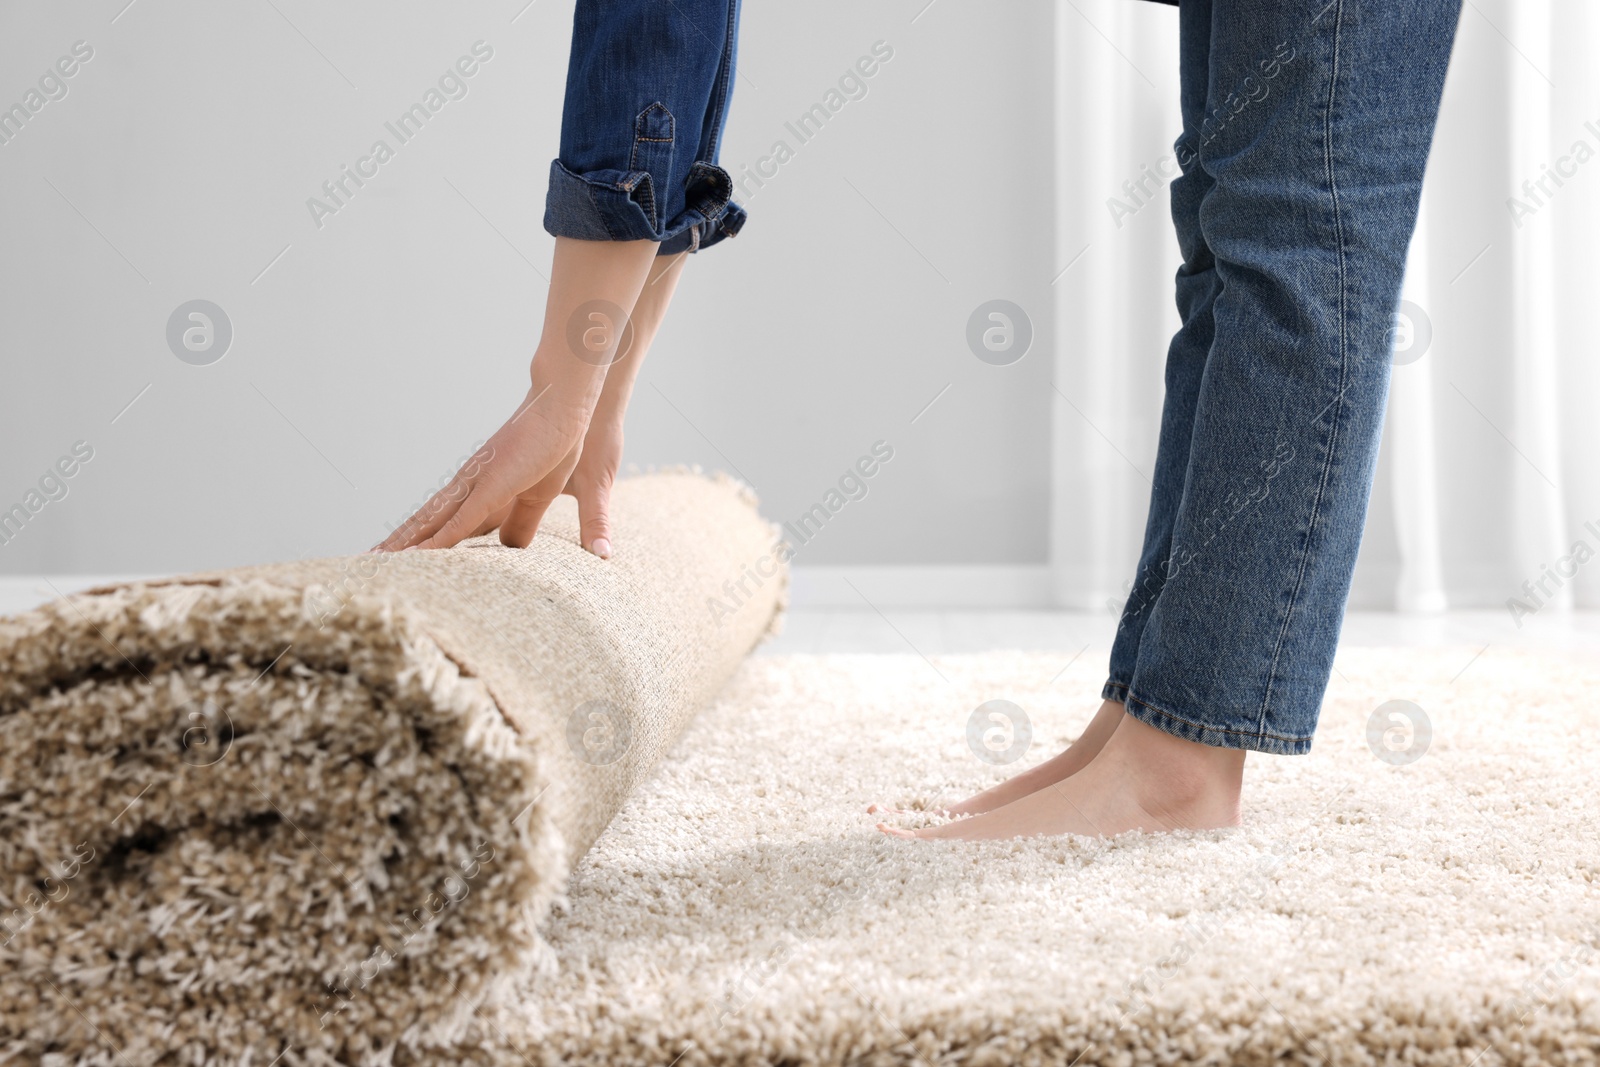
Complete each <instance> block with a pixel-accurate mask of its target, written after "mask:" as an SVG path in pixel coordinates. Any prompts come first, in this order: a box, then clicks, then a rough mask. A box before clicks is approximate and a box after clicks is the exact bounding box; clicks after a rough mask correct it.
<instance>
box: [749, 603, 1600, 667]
mask: <svg viewBox="0 0 1600 1067" xmlns="http://www.w3.org/2000/svg"><path fill="white" fill-rule="evenodd" d="M1115 626H1116V620H1115V619H1114V618H1112V617H1111V616H1110V615H1099V614H1094V613H1089V612H1068V611H976V610H968V609H962V610H955V611H924V610H906V611H897V610H893V609H888V610H885V611H883V612H882V613H879V612H877V611H874V610H872V609H869V608H863V609H859V610H858V609H845V608H832V609H814V608H813V609H806V608H802V609H799V610H796V611H791V612H790V613H789V615H788V617H787V618H786V619H785V621H784V628H783V633H781V634H780V635H779V636H778V637H776V638H775V639H773V640H772V641H769V642H768V643H767V644H765V645H763V646H762V648H761V650H760V651H761V654H765V655H786V654H791V653H813V654H823V653H836V652H918V653H921V654H922V655H924V656H939V655H952V654H957V653H964V652H987V651H991V650H996V649H1016V650H1021V651H1056V652H1064V653H1066V654H1067V655H1071V654H1073V653H1075V652H1077V651H1078V650H1079V649H1083V648H1086V647H1092V648H1097V649H1102V650H1103V649H1105V648H1108V647H1109V646H1110V644H1111V638H1112V635H1113V632H1114V630H1115ZM1340 643H1341V645H1342V646H1345V647H1362V646H1368V647H1370V646H1385V645H1404V646H1421V647H1427V646H1435V647H1437V646H1459V647H1466V648H1470V649H1482V648H1485V647H1488V646H1493V645H1520V646H1524V647H1538V648H1549V649H1558V650H1562V651H1567V652H1570V653H1573V654H1575V655H1578V656H1585V657H1595V658H1600V611H1574V612H1568V613H1566V614H1558V613H1556V612H1546V613H1541V614H1539V615H1536V616H1534V617H1532V618H1525V619H1523V620H1522V626H1521V627H1520V628H1519V627H1518V626H1517V625H1516V623H1515V622H1513V621H1512V619H1511V617H1510V615H1509V614H1508V613H1506V612H1504V611H1452V612H1446V613H1444V614H1439V615H1400V614H1395V613H1392V612H1352V613H1351V614H1350V615H1349V616H1348V617H1347V618H1346V620H1345V625H1344V632H1343V636H1342V639H1341V642H1340Z"/></svg>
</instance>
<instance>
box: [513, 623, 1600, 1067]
mask: <svg viewBox="0 0 1600 1067" xmlns="http://www.w3.org/2000/svg"><path fill="white" fill-rule="evenodd" d="M1475 651H1476V650H1474V649H1443V650H1438V649H1435V650H1417V649H1407V650H1394V651H1375V650H1350V651H1346V652H1345V653H1342V654H1341V655H1340V657H1339V660H1338V673H1337V674H1336V675H1335V677H1334V682H1333V686H1332V689H1331V691H1330V693H1329V696H1328V700H1327V703H1326V706H1325V710H1324V713H1323V717H1322V722H1321V726H1320V729H1319V731H1318V734H1317V739H1316V744H1315V746H1314V748H1313V751H1312V752H1311V753H1310V754H1309V755H1306V756H1298V757H1283V756H1258V755H1252V756H1251V757H1250V759H1249V763H1248V765H1247V768H1246V778H1245V819H1244V825H1243V827H1242V828H1240V829H1238V830H1236V831H1216V832H1204V833H1179V834H1175V835H1172V836H1141V835H1127V836H1124V837H1121V838H1117V839H1114V840H1110V841H1089V840H1081V839H1080V840H1072V839H1055V840H1035V841H1030V842H1007V843H987V844H963V843H954V842H951V843H944V842H941V843H921V842H906V841H899V840H891V839H887V838H884V837H882V836H881V835H879V834H877V833H876V832H875V831H874V830H873V828H872V827H873V823H874V822H875V821H876V819H877V818H878V816H873V815H868V814H866V813H865V810H864V809H865V808H866V806H867V805H868V804H869V803H870V802H873V801H880V802H889V803H891V804H896V805H899V806H919V807H922V808H930V807H933V806H934V805H935V804H936V803H937V802H939V801H944V802H949V801H951V800H953V799H956V798H959V797H961V796H965V795H967V794H970V793H972V792H974V791H976V790H978V789H980V788H983V787H985V786H987V785H989V784H992V783H993V782H995V781H997V780H999V779H1000V778H1001V777H1003V776H1004V775H1006V774H1007V773H1010V772H1013V771H1015V770H1017V769H1019V768H1021V767H1023V766H1027V765H1029V764H1031V763H1032V762H1036V761H1039V760H1042V759H1043V758H1045V757H1046V756H1048V755H1050V754H1052V753H1054V752H1055V751H1058V750H1059V748H1060V747H1061V746H1063V745H1064V744H1065V743H1066V742H1067V741H1068V740H1070V739H1071V738H1072V737H1074V736H1075V735H1076V733H1077V732H1078V731H1079V730H1080V729H1081V728H1082V727H1083V726H1084V725H1085V724H1086V723H1087V721H1088V718H1089V716H1090V715H1091V714H1092V713H1093V711H1094V710H1095V708H1096V707H1097V705H1098V703H1099V701H1098V696H1097V694H1098V691H1099V687H1100V684H1101V682H1102V681H1103V677H1102V667H1103V663H1104V656H1103V655H1097V654H1095V653H1094V652H1088V653H1085V654H1084V655H1083V656H1082V657H1081V658H1079V659H1078V660H1077V661H1076V662H1075V663H1073V664H1072V665H1071V666H1069V667H1068V668H1067V669H1066V670H1065V671H1063V664H1065V663H1067V661H1068V660H1069V659H1070V654H1063V655H1060V656H1045V655H1033V654H1028V655H1024V654H1020V653H1016V654H1012V653H1007V654H993V655H981V656H969V657H959V656H958V657H935V658H934V659H933V661H932V666H930V663H929V662H927V661H924V660H923V659H921V658H919V657H917V656H913V655H906V656H830V657H803V656H802V657H773V658H763V657H756V658H754V659H751V660H749V661H748V662H747V663H746V664H745V666H744V667H743V668H742V669H741V670H740V672H739V674H738V675H736V676H735V679H734V681H733V682H732V683H731V684H730V686H729V687H728V689H726V690H725V691H724V692H723V695H722V696H721V698H720V699H719V700H718V701H717V703H716V704H715V705H714V706H713V707H712V708H711V709H710V710H709V711H708V712H706V713H703V714H701V715H700V716H698V717H697V718H696V720H695V722H694V723H693V724H691V726H690V727H689V728H688V730H687V731H685V733H684V735H683V736H682V738H680V740H679V742H678V744H677V745H676V747H675V749H674V750H673V752H672V753H671V754H670V755H669V756H668V757H667V758H666V759H665V760H663V761H662V763H661V764H660V765H659V766H658V767H657V768H656V771H655V773H654V774H653V775H652V776H651V778H650V780H649V781H647V782H646V783H644V784H643V785H642V786H641V787H640V788H639V789H638V791H637V792H636V793H635V794H634V796H633V797H632V798H631V799H630V800H629V801H628V803H627V804H625V805H624V806H623V808H622V810H621V812H620V813H619V814H618V816H617V818H616V819H615V820H614V821H613V822H612V824H611V826H610V828H609V829H608V830H607V831H606V833H605V834H604V835H603V836H602V837H601V838H600V840H599V841H598V842H597V844H596V846H595V848H594V849H592V850H591V851H590V852H589V853H588V855H587V856H586V857H585V858H584V860H583V861H582V862H581V863H580V864H579V865H578V868H577V869H576V871H575V872H574V875H573V879H572V881H571V883H570V887H569V892H568V895H567V897H566V899H565V900H564V901H563V903H562V904H561V906H560V907H559V908H558V909H557V911H556V913H555V915H554V918H553V919H552V922H551V924H550V926H549V927H548V929H547V935H548V937H549V941H550V944H551V946H552V947H553V949H554V951H555V953H556V955H557V957H558V959H559V971H558V974H557V977H555V978H554V979H553V980H551V981H549V982H548V983H546V984H543V985H541V986H540V987H539V988H538V989H537V990H536V991H532V992H530V993H528V994H527V995H526V996H525V997H524V998H522V1000H521V1001H520V1003H518V1004H517V1006H516V1008H515V1010H514V1012H513V1013H512V1015H513V1017H514V1018H513V1019H512V1020H501V1021H500V1022H499V1023H498V1025H500V1026H501V1027H502V1029H503V1031H504V1036H506V1037H508V1038H514V1039H515V1042H516V1044H517V1046H518V1049H520V1051H519V1052H517V1053H515V1054H513V1055H510V1056H508V1057H506V1059H505V1060H504V1062H507V1063H532V1064H536V1065H539V1067H544V1065H555V1064H573V1065H576V1064H615V1065H627V1064H639V1065H643V1064H654V1065H657V1067H666V1065H668V1064H673V1063H676V1064H677V1065H678V1067H696V1065H701V1064H794V1065H802V1064H841V1065H842V1064H872V1065H889V1064H914V1063H924V1064H949V1065H957V1064H959V1065H963V1067H985V1065H994V1067H1001V1065H1010V1064H1059V1065H1062V1067H1065V1065H1067V1064H1073V1063H1076V1064H1078V1065H1079V1067H1088V1065H1096V1064H1104V1065H1117V1067H1128V1065H1132V1064H1163V1063H1174V1064H1176V1063H1204V1064H1218V1065H1241V1067H1244V1065H1267V1064H1307V1065H1317V1064H1327V1065H1329V1067H1344V1065H1357V1064H1360V1065H1371V1064H1391V1063H1392V1064H1418V1065H1433V1064H1437V1065H1452V1067H1469V1065H1476V1067H1495V1065H1500V1064H1530V1065H1531V1064H1552V1065H1554V1064H1563V1065H1571V1064H1595V1063H1597V1062H1600V966H1597V965H1600V800H1597V791H1596V789H1595V785H1594V782H1595V768H1596V767H1597V766H1600V729H1597V727H1600V713H1597V710H1596V703H1595V694H1596V693H1600V671H1597V669H1596V665H1594V664H1583V663H1580V662H1576V661H1573V660H1569V659H1562V658H1557V657H1555V656H1553V655H1551V656H1546V657H1537V656H1533V655H1526V654H1518V653H1514V652H1511V651H1507V650H1502V649H1500V648H1495V647H1491V648H1489V649H1488V650H1486V651H1484V652H1483V653H1482V655H1480V656H1478V657H1477V658H1476V659H1475V660H1474V658H1473V656H1474V652H1475ZM1469 664H1470V665H1469ZM1463 668H1465V669H1463ZM994 699H1004V700H1010V701H1013V702H1015V703H1016V704H1017V705H1018V706H1020V707H1021V708H1022V709H1023V710H1024V712H1025V714H1026V715H1027V716H1028V719H1029V720H1030V722H1031V728H1032V743H1031V747H1030V748H1029V749H1028V751H1027V755H1026V756H1024V757H1022V758H1021V759H1019V760H1018V761H1017V762H1015V763H1013V764H1011V765H1009V766H995V765H992V764H990V763H987V762H984V761H983V760H981V759H979V758H978V757H977V756H976V755H975V754H974V751H975V750H974V748H973V747H972V746H970V745H969V742H968V722H969V717H970V716H971V713H972V711H973V709H974V708H976V707H977V706H979V705H980V704H982V703H984V702H986V701H989V700H994ZM1395 700H1405V701H1409V702H1411V705H1412V706H1414V707H1415V709H1416V711H1417V712H1420V713H1421V718H1416V717H1415V716H1416V712H1413V711H1411V710H1410V709H1408V708H1407V707H1406V706H1405V705H1392V704H1390V703H1389V702H1390V701H1395ZM1380 709H1381V711H1380ZM1375 713H1376V714H1375ZM980 725H981V726H982V730H980V731H979V738H980V743H979V744H978V748H980V749H982V750H984V751H988V752H993V751H996V750H1002V749H1004V748H1005V747H1006V744H1007V737H1006V736H1005V731H1004V727H1003V723H1002V724H1000V725H995V724H992V723H989V722H987V721H985V722H982V723H980ZM991 729H998V730H1001V735H1000V736H993V737H985V736H984V734H985V732H987V731H989V730H991ZM1380 753H1382V755H1380ZM1412 757H1414V758H1412ZM915 821H916V817H914V816H913V817H908V818H907V824H911V823H914V822H915ZM514 1025H515V1027H516V1029H513V1026H514Z"/></svg>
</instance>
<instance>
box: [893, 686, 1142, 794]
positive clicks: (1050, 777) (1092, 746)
mask: <svg viewBox="0 0 1600 1067" xmlns="http://www.w3.org/2000/svg"><path fill="white" fill-rule="evenodd" d="M1124 714H1125V712H1124V711H1123V710H1122V705H1121V704H1119V703H1117V702H1116V701H1115V700H1107V701H1104V702H1102V703H1101V705H1100V710H1099V711H1097V712H1095V716H1094V718H1093V719H1091V720H1089V725H1088V726H1086V727H1084V730H1083V733H1081V734H1079V735H1078V739H1077V740H1076V741H1074V742H1072V744H1070V745H1068V746H1067V747H1066V748H1065V749H1063V750H1062V751H1060V752H1057V753H1056V754H1055V755H1054V756H1051V757H1050V758H1049V759H1047V760H1045V761H1044V762H1043V763H1041V764H1039V765H1038V766H1037V767H1029V768H1028V769H1027V770H1025V771H1018V772H1017V773H1016V774H1013V775H1012V776H1011V777H1010V778H1007V779H1006V780H1005V781H1003V782H1001V783H1000V784H999V785H992V786H990V787H989V788H988V789H985V790H984V791H983V792H981V793H978V794H976V795H975V796H970V797H968V798H967V799H966V800H963V801H961V802H960V803H959V804H952V805H950V806H949V807H943V806H940V805H935V806H934V807H932V808H930V809H928V810H930V811H933V812H935V813H937V814H940V815H948V816H951V817H953V818H960V817H962V816H966V815H982V814H983V813H984V812H986V811H993V810H994V809H995V808H1000V807H1004V806H1005V805H1007V804H1009V803H1011V802H1012V801H1013V800H1021V799H1022V798H1023V797H1025V796H1027V795H1028V794H1029V793H1036V792H1038V791H1039V790H1041V789H1043V788H1045V787H1046V786H1051V785H1055V784H1056V783H1057V782H1060V781H1063V780H1065V779H1066V778H1068V777H1070V776H1072V775H1074V774H1077V773H1078V772H1079V771H1081V770H1083V768H1085V767H1087V766H1088V765H1089V761H1090V760H1092V759H1094V758H1095V756H1097V755H1099V753H1100V750H1101V749H1102V748H1104V747H1105V743H1106V741H1107V740H1108V739H1109V738H1110V737H1111V733H1112V731H1114V730H1115V729H1116V728H1117V723H1119V722H1121V721H1122V717H1123V715H1124ZM867 813H868V814H869V815H907V814H910V813H909V812H907V811H905V810H903V809H900V808H893V807H890V806H889V805H887V804H873V805H872V806H871V807H869V808H867Z"/></svg>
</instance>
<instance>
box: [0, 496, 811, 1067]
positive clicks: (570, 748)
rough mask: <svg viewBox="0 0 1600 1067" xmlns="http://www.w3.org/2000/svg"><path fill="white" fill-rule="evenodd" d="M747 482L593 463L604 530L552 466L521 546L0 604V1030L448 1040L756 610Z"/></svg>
mask: <svg viewBox="0 0 1600 1067" xmlns="http://www.w3.org/2000/svg"><path fill="white" fill-rule="evenodd" d="M753 504H754V502H753V500H752V499H751V497H750V494H749V493H748V491H747V490H744V489H743V488H742V487H740V486H738V485H737V484H736V483H733V482H732V481H730V480H728V479H724V478H717V479H712V478H707V477H702V476H700V475H697V474H692V473H668V474H653V475H648V476H642V477H637V478H629V479H624V480H622V481H621V482H619V483H618V485H617V487H616V490H615V493H614V497H613V525H614V527H615V532H616V538H615V540H616V543H617V546H618V547H617V550H616V552H615V554H614V555H613V557H612V558H611V559H610V560H600V559H597V558H595V557H594V556H592V555H590V554H588V553H587V552H584V551H583V550H582V549H581V548H579V547H578V544H577V520H576V514H575V509H574V508H573V507H572V506H571V501H570V500H569V499H566V498H563V500H562V501H561V502H559V503H558V505H557V506H556V507H554V508H552V509H551V512H550V514H549V515H548V516H547V518H546V520H545V523H544V526H543V528H542V529H541V531H540V534H539V537H538V539H537V540H536V541H535V543H534V545H533V546H532V547H531V548H530V549H528V550H525V551H519V550H514V549H507V548H503V547H501V546H500V545H499V544H497V543H495V542H494V541H493V540H492V539H491V538H479V539H477V540H475V541H472V542H468V543H467V544H465V545H463V546H461V547H459V548H457V549H452V550H449V551H440V552H405V553H395V554H386V555H364V556H355V557H347V558H342V559H326V560H314V561H302V562H296V563H286V564H279V565H274V566H264V567H252V568H246V569H242V570H233V571H223V572H217V573H212V574H201V575H192V576H186V577H182V578H176V579H171V580H169V581H165V582H160V583H144V584H136V585H129V586H122V587H113V588H105V589H99V590H93V591H91V592H90V593H86V594H82V595H78V596H73V597H68V598H65V599H64V600H61V601H58V602H56V603H53V604H50V605H48V606H46V607H43V608H40V609H38V610H36V611H33V612H30V613H28V614H25V615H21V616H18V617H14V618H9V619H4V620H0V872H3V873H0V909H3V910H0V916H3V917H0V1061H4V1062H25V1063H50V1064H66V1063H83V1064H97V1063H104V1064H130V1063H131V1064H140V1065H144V1064H151V1063H185V1064H187V1063H202V1062H227V1063H244V1064H251V1063H254V1064H258V1065H262V1067H265V1065H267V1064H271V1063H273V1062H274V1061H275V1060H278V1059H279V1058H280V1057H281V1058H282V1062H283V1063H285V1064H291V1063H349V1064H363V1063H419V1062H420V1063H426V1062H456V1061H459V1060H464V1059H467V1058H475V1057H477V1056H479V1055H481V1054H482V1049H483V1039H482V1037H481V1033H482V1029H483V1028H482V1026H481V1024H480V1025H476V1026H475V1025H474V1024H473V1018H474V1016H475V1015H476V1014H477V1013H478V1011H479V1010H480V1009H483V1008H486V1007H489V1006H499V1007H501V1008H503V1007H504V1004H503V1001H504V998H505V997H506V996H508V995H510V993H509V991H511V990H515V989H522V990H526V989H527V988H528V987H529V983H537V982H538V981H539V980H540V976H541V974H542V973H544V969H546V968H548V966H549V965H550V961H551V958H552V957H551V953H550V950H549V949H548V947H547V946H546V945H545V944H544V943H543V942H542V940H541V938H540V934H539V926H540V924H541V922H542V921H543V920H544V918H545V916H546V914H547V912H548V910H549V908H550V905H551V904H552V902H553V901H555V900H556V899H558V897H559V895H560V894H561V892H562V890H563V887H564V884H565V879H566V876H567V874H568V873H569V871H570V870H571V868H572V866H573V864H574V863H575V862H576V861H577V859H578V858H579V857H581V856H582V854H583V853H584V852H585V851H586V850H587V849H588V847H589V846H590V845H591V844H592V843H593V842H594V840H595V838H596V837H598V836H599V834H600V832H601V831H602V830H603V829H604V828H605V826H606V824H607V823H608V822H609V821H610V819H611V817H612V816H613V815H614V814H615V813H616V812H617V810H618V808H619V807H620V806H621V804H622V803H623V801H624V800H625V799H626V798H627V796H628V795H629V793H630V791H631V790H632V789H633V788H634V786H635V785H636V784H637V783H639V782H640V781H641V780H642V779H643V777H644V776H645V775H646V774H647V773H648V772H649V770H650V769H651V767H652V766H653V765H654V763H655V762H656V760H657V759H658V758H659V757H660V756H661V755H662V753H663V752H665V750H666V749H667V747H668V746H669V745H670V744H671V743H672V741H673V740H674V739H675V738H676V737H677V736H678V734H679V732H680V731H681V730H682V728H683V727H684V725H685V723H686V722H687V721H688V719H689V717H690V716H691V714H692V713H693V712H694V710H695V709H696V708H698V707H700V706H702V705H703V704H705V703H706V702H707V701H709V700H710V698H711V697H712V696H714V695H715V694H716V693H717V692H718V690H719V689H720V688H721V687H722V685H723V683H724V682H725V681H726V680H727V679H728V678H729V676H730V675H731V674H732V673H733V671H734V670H735V668H736V667H737V666H738V665H739V663H740V662H741V661H742V660H743V659H744V657H745V655H746V654H747V653H748V652H749V651H750V650H751V648H752V647H754V646H755V645H756V644H757V643H758V642H759V641H760V640H761V639H762V637H763V636H764V635H766V634H767V633H769V632H770V631H771V630H772V629H773V628H774V626H775V625H776V623H777V620H778V619H779V617H780V613H781V609H782V604H783V599H784V595H785V589H786V583H787V573H786V570H785V568H784V566H783V563H782V560H781V559H780V558H779V557H780V553H779V552H778V551H777V549H776V547H775V545H776V535H775V533H774V531H773V529H772V528H771V527H770V526H769V525H768V524H767V523H765V522H764V521H762V520H761V519H760V517H759V516H758V515H757V513H756V510H755V508H754V506H753ZM463 1042H470V1045H471V1047H470V1048H467V1047H463V1045H462V1043H463Z"/></svg>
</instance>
